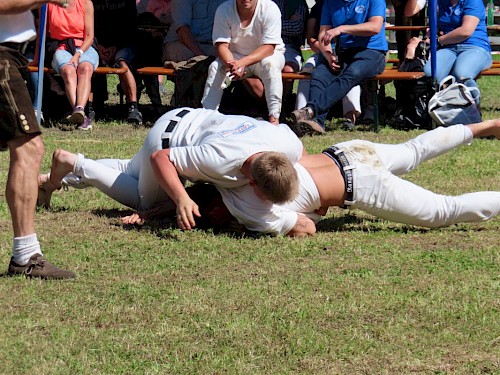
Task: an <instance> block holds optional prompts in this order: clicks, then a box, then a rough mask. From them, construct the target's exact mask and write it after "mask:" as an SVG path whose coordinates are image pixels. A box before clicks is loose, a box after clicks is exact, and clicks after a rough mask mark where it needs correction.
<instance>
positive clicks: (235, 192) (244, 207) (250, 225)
mask: <svg viewBox="0 0 500 375" xmlns="http://www.w3.org/2000/svg"><path fill="white" fill-rule="evenodd" d="M295 170H296V171H297V174H298V176H299V181H300V190H299V195H298V196H297V198H295V200H294V201H292V202H289V203H287V204H284V205H276V204H272V203H271V202H268V201H263V200H262V199H259V198H258V197H257V196H256V195H255V193H254V192H253V189H252V187H251V186H250V185H245V186H241V187H238V188H235V189H224V188H219V187H218V188H217V189H218V190H219V192H220V193H221V195H222V200H223V201H224V204H225V205H226V207H227V209H228V210H229V212H231V214H232V215H233V216H234V217H235V218H236V220H238V222H239V223H240V224H242V225H245V227H247V229H249V230H253V231H256V232H261V233H270V234H286V233H288V232H290V230H292V229H293V227H294V226H295V224H296V223H297V218H298V214H299V213H302V214H304V215H306V216H307V217H309V218H310V219H311V220H313V221H314V222H315V223H317V222H318V221H319V220H320V218H321V216H319V215H318V214H316V213H314V210H316V209H318V208H319V207H320V206H321V202H320V197H319V192H318V189H317V188H316V184H315V183H314V180H313V179H312V177H311V175H310V174H309V172H307V170H306V169H305V168H304V167H303V166H302V165H300V164H295Z"/></svg>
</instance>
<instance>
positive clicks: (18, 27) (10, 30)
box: [0, 11, 36, 43]
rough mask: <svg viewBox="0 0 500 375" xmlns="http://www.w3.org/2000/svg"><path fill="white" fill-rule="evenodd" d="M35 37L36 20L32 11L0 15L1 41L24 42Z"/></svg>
mask: <svg viewBox="0 0 500 375" xmlns="http://www.w3.org/2000/svg"><path fill="white" fill-rule="evenodd" d="M35 37H36V29H35V22H34V20H33V14H32V13H31V11H26V12H23V13H18V14H2V15H0V43H5V42H12V43H24V42H27V41H28V40H32V39H35Z"/></svg>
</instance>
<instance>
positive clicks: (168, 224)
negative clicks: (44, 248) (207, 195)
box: [92, 208, 261, 239]
mask: <svg viewBox="0 0 500 375" xmlns="http://www.w3.org/2000/svg"><path fill="white" fill-rule="evenodd" d="M132 213H133V211H130V210H120V209H116V208H115V209H96V210H92V214H94V215H96V216H104V217H107V218H110V219H116V221H115V222H114V223H113V224H114V225H116V226H119V227H122V228H123V229H124V230H127V231H147V232H150V233H152V234H154V235H156V236H157V237H158V238H162V239H176V238H177V235H176V233H175V230H177V229H178V228H177V223H176V221H175V217H165V218H162V219H152V220H148V221H146V222H145V223H144V224H123V223H122V222H121V221H120V218H122V217H124V216H127V215H130V214H132ZM196 229H197V230H201V231H205V232H211V233H215V234H225V235H230V236H231V237H233V238H257V237H260V236H261V234H259V233H256V232H252V231H248V230H246V229H245V228H244V227H243V226H242V225H241V224H239V223H238V222H237V221H236V220H231V221H230V222H229V223H224V224H223V225H213V224H211V223H210V222H209V221H208V220H203V219H202V218H199V219H197V220H196Z"/></svg>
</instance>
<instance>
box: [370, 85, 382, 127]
mask: <svg viewBox="0 0 500 375" xmlns="http://www.w3.org/2000/svg"><path fill="white" fill-rule="evenodd" d="M370 82H371V84H372V97H373V117H374V119H373V121H374V122H375V124H374V131H375V133H378V131H379V127H380V112H379V103H378V90H379V84H378V80H373V81H370Z"/></svg>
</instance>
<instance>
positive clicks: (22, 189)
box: [5, 135, 75, 279]
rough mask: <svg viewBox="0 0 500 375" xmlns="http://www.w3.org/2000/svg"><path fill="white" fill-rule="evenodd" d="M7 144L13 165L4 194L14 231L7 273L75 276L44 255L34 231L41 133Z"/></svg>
mask: <svg viewBox="0 0 500 375" xmlns="http://www.w3.org/2000/svg"><path fill="white" fill-rule="evenodd" d="M8 147H9V151H10V168H9V176H8V179H7V186H6V194H5V195H6V198H7V203H8V205H9V209H10V212H11V216H12V227H13V230H14V246H13V254H12V259H11V262H10V264H9V271H8V273H9V274H10V275H16V274H24V275H26V276H30V277H40V278H45V279H69V278H74V277H75V274H74V273H73V272H71V271H65V270H62V269H60V268H57V267H55V266H54V265H52V264H50V263H49V262H48V261H47V260H45V259H44V258H43V256H42V251H41V249H40V243H39V242H38V239H37V236H36V233H35V206H36V200H37V194H38V182H37V179H38V173H39V171H40V163H41V160H42V157H43V153H44V146H43V143H42V140H41V138H40V136H39V135H29V136H24V137H19V138H15V139H13V140H12V141H9V142H8Z"/></svg>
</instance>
